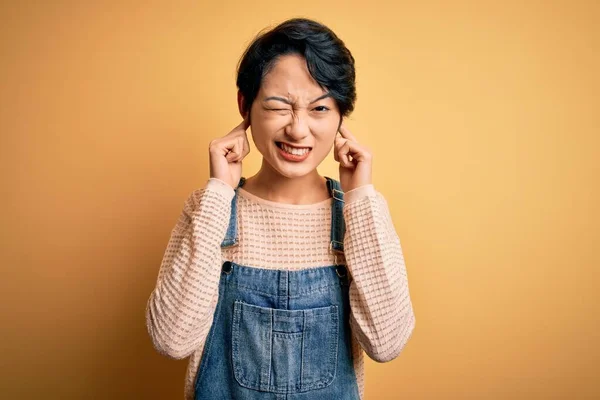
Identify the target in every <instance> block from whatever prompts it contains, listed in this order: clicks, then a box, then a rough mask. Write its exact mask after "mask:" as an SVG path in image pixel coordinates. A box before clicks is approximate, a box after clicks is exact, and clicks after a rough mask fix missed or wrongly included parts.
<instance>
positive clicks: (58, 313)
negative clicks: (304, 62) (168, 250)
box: [0, 1, 600, 400]
mask: <svg viewBox="0 0 600 400" xmlns="http://www.w3.org/2000/svg"><path fill="white" fill-rule="evenodd" d="M598 4H599V3H598V2H595V1H589V2H583V1H579V2H569V1H525V2H523V1H513V2H500V1H497V2H486V3H484V2H478V1H472V2H464V1H459V2H456V1H413V2H408V1H407V2H391V1H390V2H387V3H386V2H380V3H378V2H376V1H364V2H354V3H353V2H348V1H319V2H294V3H293V4H292V3H288V2H281V1H278V2H272V1H261V2H248V1H243V2H242V1H239V2H231V1H216V2H206V4H205V3H204V2H201V1H185V2H177V3H173V2H170V1H169V2H168V1H163V2H142V1H138V2H134V1H127V2H118V1H113V2H108V1H106V2H101V1H87V2H86V1H72V2H66V1H65V2H60V1H52V2H41V1H37V2H34V1H15V2H8V1H4V2H2V3H1V5H0V18H1V23H0V26H1V28H0V57H1V60H0V61H1V62H0V83H1V89H0V132H1V139H0V140H1V142H0V156H1V163H2V165H0V167H1V174H2V175H1V177H2V186H1V187H2V196H1V199H2V200H1V201H2V206H1V209H2V216H1V218H2V222H1V228H2V229H1V234H2V236H1V246H2V253H1V260H2V278H1V279H0V296H1V299H0V313H1V314H0V318H1V320H0V321H1V322H0V326H1V328H0V329H1V332H2V333H1V336H2V339H1V341H0V346H1V348H0V354H1V356H0V358H1V361H0V365H1V369H2V370H1V371H0V380H1V382H0V391H1V392H0V397H2V398H4V399H33V398H45V399H91V398H97V399H179V398H182V392H183V379H184V370H185V366H186V361H172V360H169V359H167V358H164V357H162V356H160V355H158V354H157V353H156V352H155V351H154V350H153V348H152V346H151V343H150V339H149V337H148V335H147V333H146V328H145V325H144V308H145V305H146V300H147V298H148V296H149V294H150V292H151V290H152V288H153V286H154V283H155V279H156V275H157V272H158V267H159V264H160V261H161V258H162V255H163V252H164V250H165V246H166V244H167V240H168V237H169V234H170V230H171V228H172V227H173V226H174V224H175V222H176V219H177V217H178V215H179V213H180V210H181V207H182V205H183V202H184V200H185V199H186V197H187V196H188V194H189V193H191V191H192V190H194V189H196V188H198V187H202V186H203V185H204V184H205V183H206V180H207V179H208V158H207V155H208V143H209V141H210V140H211V139H213V138H215V137H217V136H222V135H225V134H226V133H227V132H229V131H230V129H232V128H233V127H234V126H236V125H237V124H238V123H239V122H240V121H241V120H240V117H239V115H238V112H237V106H236V88H235V67H236V63H237V61H238V59H239V57H240V55H241V54H242V51H243V50H244V49H245V47H246V46H247V45H248V44H249V43H250V41H251V40H252V39H253V37H254V35H255V34H256V33H257V32H258V31H259V30H261V29H262V28H264V27H266V26H269V25H274V24H276V23H278V22H281V21H282V20H284V19H287V18H290V17H294V16H305V17H310V18H315V19H317V20H320V21H321V22H324V23H325V24H327V25H328V26H330V27H331V28H332V29H333V30H334V31H335V32H336V33H337V34H338V35H339V36H340V37H341V38H342V39H343V40H344V41H345V42H346V44H347V45H348V47H349V48H350V50H351V51H352V52H353V54H354V56H355V58H356V63H357V64H356V67H357V90H358V101H357V104H356V111H355V113H354V114H353V115H352V116H351V118H350V119H349V121H348V126H349V128H350V130H351V131H352V132H353V133H354V135H355V136H356V137H357V138H358V139H359V141H362V142H364V143H365V144H366V145H368V146H370V148H371V149H372V150H373V153H374V175H373V176H374V184H375V187H376V189H377V190H379V191H380V192H382V193H383V194H384V195H385V197H386V199H387V200H388V202H389V205H390V209H391V212H392V215H393V219H394V223H395V226H396V228H397V231H398V234H399V236H400V238H401V241H402V245H403V249H404V253H405V258H406V264H407V269H408V274H409V284H410V289H411V295H412V300H413V304H414V309H415V313H416V319H417V323H416V329H415V331H414V334H413V338H412V339H411V341H410V342H409V343H408V345H407V347H406V348H405V350H404V352H403V353H402V354H401V356H400V357H399V358H397V359H396V360H394V361H392V362H390V363H386V364H378V363H375V362H373V361H372V360H370V359H368V360H367V365H366V373H367V378H366V399H367V400H375V399H475V398H476V399H592V398H598V397H599V396H600V384H599V380H600V379H599V367H598V364H599V362H600V350H599V348H598V340H599V339H600V334H599V328H600V326H599V325H600V324H599V321H598V320H599V318H600V310H599V308H600V307H599V302H598V294H597V293H598V283H599V268H598V267H599V264H600V263H599V261H600V257H599V255H598V254H599V253H598V245H599V236H600V235H599V232H598V224H599V218H598V217H599V211H598V204H600V195H599V194H600V193H599V185H598V182H599V181H600V178H599V172H600V169H599V160H598V158H599V145H600V141H599V139H598V135H599V133H600V129H599V128H600V117H599V111H600V98H599V96H600V95H599V93H600V79H599V71H600V58H599V57H600V35H599V31H600V28H599V27H598V25H599V23H600V7H599V6H598ZM259 163H260V155H259V153H258V152H257V151H256V149H255V148H254V147H253V148H252V151H251V153H250V155H249V156H248V158H247V159H246V160H245V161H244V175H245V176H250V175H252V174H254V173H255V172H256V171H257V169H258V167H259V165H260V164H259ZM319 171H320V172H321V174H331V175H332V176H337V166H336V163H335V161H334V160H333V156H331V157H329V159H328V160H327V161H326V162H324V163H323V164H322V165H321V167H320V168H319Z"/></svg>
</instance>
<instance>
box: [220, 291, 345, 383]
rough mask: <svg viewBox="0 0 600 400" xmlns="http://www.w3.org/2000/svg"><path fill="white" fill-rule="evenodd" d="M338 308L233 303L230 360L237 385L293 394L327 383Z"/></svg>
mask: <svg viewBox="0 0 600 400" xmlns="http://www.w3.org/2000/svg"><path fill="white" fill-rule="evenodd" d="M338 340H339V320H338V307H337V306H335V305H330V306H326V307H318V308H309V309H305V310H285V309H278V308H268V307H260V306H257V305H253V304H248V303H244V302H242V301H239V300H237V301H235V302H234V307H233V327H232V362H233V371H234V376H235V379H236V380H237V381H238V382H239V384H240V385H242V386H244V387H246V388H249V389H254V390H260V391H263V392H277V393H297V392H306V391H309V390H314V389H320V388H323V387H325V386H328V385H329V384H331V382H332V381H333V379H334V378H335V374H336V370H337V355H338Z"/></svg>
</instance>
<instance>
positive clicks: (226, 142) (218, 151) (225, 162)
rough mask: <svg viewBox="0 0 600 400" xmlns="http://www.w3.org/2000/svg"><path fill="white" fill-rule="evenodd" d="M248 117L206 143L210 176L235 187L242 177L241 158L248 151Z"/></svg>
mask: <svg viewBox="0 0 600 400" xmlns="http://www.w3.org/2000/svg"><path fill="white" fill-rule="evenodd" d="M249 126H250V120H249V117H246V118H244V120H243V121H242V122H241V123H240V124H239V125H238V126H236V127H235V128H233V130H232V131H231V132H229V133H228V134H227V135H225V136H223V137H220V138H218V139H213V140H212V141H211V142H210V144H209V145H208V152H209V160H210V177H211V178H217V179H220V180H222V181H225V182H227V183H228V184H229V185H231V187H232V188H233V189H235V188H236V187H237V185H238V183H239V181H240V178H241V177H242V160H243V159H244V157H246V155H248V153H249V152H250V144H249V143H248V136H247V135H246V129H248V127H249Z"/></svg>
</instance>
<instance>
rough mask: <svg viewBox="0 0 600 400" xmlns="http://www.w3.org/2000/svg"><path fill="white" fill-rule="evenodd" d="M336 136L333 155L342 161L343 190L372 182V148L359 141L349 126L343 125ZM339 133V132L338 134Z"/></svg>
mask: <svg viewBox="0 0 600 400" xmlns="http://www.w3.org/2000/svg"><path fill="white" fill-rule="evenodd" d="M338 132H339V133H340V134H341V136H336V138H335V149H334V152H333V156H334V158H335V161H337V162H339V163H340V185H341V186H342V191H343V192H348V191H350V190H352V189H356V188H357V187H360V186H363V185H368V184H370V183H371V171H372V165H373V155H372V154H371V150H369V149H368V148H367V147H365V146H363V145H361V144H359V143H358V141H357V140H356V138H355V137H354V135H352V133H350V131H349V130H348V128H346V126H344V123H343V122H342V125H341V126H340V129H339V131H338ZM336 135H337V134H336Z"/></svg>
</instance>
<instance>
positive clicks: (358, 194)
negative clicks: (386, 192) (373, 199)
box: [344, 183, 376, 204]
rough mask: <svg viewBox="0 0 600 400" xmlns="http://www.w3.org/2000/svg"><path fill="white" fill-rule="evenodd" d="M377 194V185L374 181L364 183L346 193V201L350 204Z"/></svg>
mask: <svg viewBox="0 0 600 400" xmlns="http://www.w3.org/2000/svg"><path fill="white" fill-rule="evenodd" d="M374 194H376V191H375V187H374V186H373V184H372V183H370V184H368V185H362V186H359V187H357V188H354V189H352V190H349V191H347V192H345V193H344V203H345V204H350V203H353V202H355V201H358V200H360V199H362V198H365V197H367V196H371V195H374Z"/></svg>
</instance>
